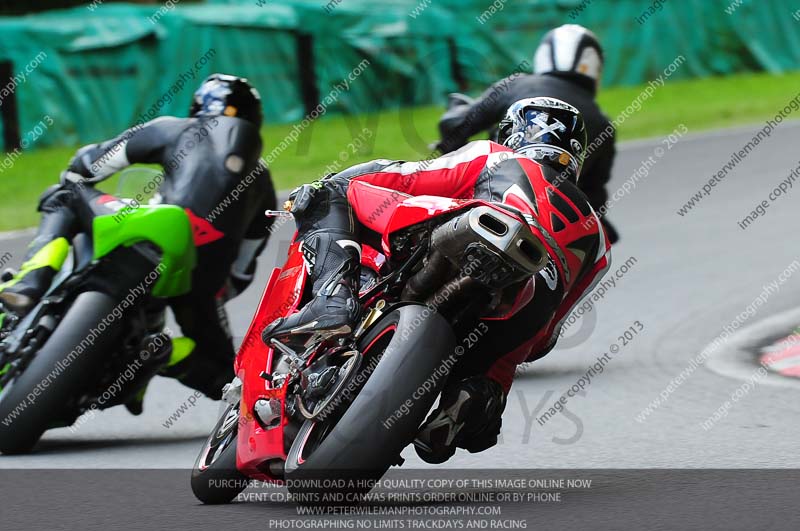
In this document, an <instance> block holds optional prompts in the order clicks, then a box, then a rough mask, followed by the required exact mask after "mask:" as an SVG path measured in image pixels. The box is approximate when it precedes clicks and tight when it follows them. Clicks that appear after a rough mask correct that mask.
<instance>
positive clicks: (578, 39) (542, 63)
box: [533, 24, 603, 90]
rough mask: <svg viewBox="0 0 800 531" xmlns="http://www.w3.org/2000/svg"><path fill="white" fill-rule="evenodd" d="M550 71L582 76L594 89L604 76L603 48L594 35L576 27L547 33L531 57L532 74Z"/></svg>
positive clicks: (564, 27)
mask: <svg viewBox="0 0 800 531" xmlns="http://www.w3.org/2000/svg"><path fill="white" fill-rule="evenodd" d="M551 72H561V73H564V74H571V75H575V76H581V77H583V78H586V79H588V80H589V81H590V82H591V85H592V87H593V88H594V90H597V86H598V84H599V82H600V77H601V76H602V74H603V48H602V47H601V46H600V41H598V40H597V37H596V36H595V34H594V33H592V32H591V31H589V30H588V29H586V28H584V27H583V26H579V25H577V24H565V25H563V26H559V27H557V28H556V29H554V30H550V31H549V32H547V34H546V35H545V36H544V37H543V38H542V42H541V43H540V44H539V48H537V49H536V55H534V57H533V73H534V74H547V73H551Z"/></svg>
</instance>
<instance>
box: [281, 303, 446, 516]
mask: <svg viewBox="0 0 800 531" xmlns="http://www.w3.org/2000/svg"><path fill="white" fill-rule="evenodd" d="M386 334H392V336H391V338H390V339H388V341H387V339H386ZM381 343H383V344H385V347H384V346H383V345H382V344H381ZM374 344H381V347H380V348H383V352H382V353H381V352H373V353H370V352H369V350H370V348H371V347H370V345H374ZM455 345H456V339H455V336H454V334H453V331H452V329H451V327H450V324H449V323H448V322H447V321H446V320H445V319H444V318H443V317H442V316H441V315H439V314H438V313H435V312H431V311H430V310H429V309H428V308H427V307H425V306H419V305H409V306H402V307H400V308H398V309H396V310H394V311H392V312H390V313H388V314H386V315H384V316H383V317H382V318H381V320H380V321H379V322H378V324H377V325H375V326H374V327H373V328H372V330H371V331H370V332H369V333H367V334H366V335H365V336H364V337H363V338H362V339H360V340H359V350H360V351H361V352H362V353H363V354H364V356H365V357H364V362H363V363H364V366H365V368H364V369H362V370H361V372H360V373H359V374H358V375H356V377H355V379H357V378H358V376H360V375H361V374H365V373H367V375H368V372H367V371H369V369H370V368H371V367H373V366H374V371H372V374H371V375H368V376H369V379H368V380H366V383H365V384H363V389H361V391H360V392H359V393H358V395H357V396H356V398H355V400H354V401H353V403H352V404H351V405H350V406H349V408H348V409H347V410H346V411H345V413H344V414H343V415H342V417H341V419H340V420H339V421H338V422H336V424H335V426H333V427H332V429H331V428H330V426H325V425H324V424H323V423H317V424H313V422H312V421H307V422H306V424H304V426H303V428H302V429H301V432H300V434H299V435H298V437H297V438H296V440H295V443H294V444H293V445H292V448H291V449H290V450H289V455H288V457H287V462H286V476H285V477H286V479H287V480H288V481H287V487H288V489H289V491H290V492H291V493H292V494H294V495H295V498H296V500H297V501H300V502H301V503H316V502H323V503H326V502H328V501H333V502H335V501H336V500H330V499H327V500H321V499H320V497H319V495H320V494H322V493H325V492H326V491H328V492H330V486H329V485H330V484H327V485H328V487H327V488H325V486H323V484H324V483H325V481H326V480H337V481H338V482H339V484H341V480H351V479H353V480H356V483H352V484H350V485H355V486H353V487H348V488H343V489H336V490H337V491H338V492H339V493H341V494H344V495H345V496H348V497H350V498H351V499H341V500H338V501H340V502H344V503H347V502H353V501H357V498H358V494H360V493H364V492H367V491H369V490H370V489H369V487H366V486H365V485H366V484H367V483H368V482H369V481H372V480H377V479H380V477H382V476H383V474H384V473H385V472H386V471H387V470H388V469H389V467H391V466H392V465H393V464H397V463H398V461H399V456H400V453H401V452H402V451H403V449H404V448H405V447H406V446H407V445H408V444H409V443H411V442H412V441H413V440H414V437H415V436H416V434H417V432H418V430H419V426H420V424H421V423H422V422H423V421H424V419H425V415H426V414H427V413H428V412H429V411H430V409H431V406H432V405H433V403H434V401H435V400H436V397H437V396H438V394H439V392H440V391H441V389H442V387H443V385H444V382H445V380H446V379H447V374H448V372H449V368H450V367H451V366H452V364H450V365H447V364H444V363H443V361H444V360H446V359H447V357H448V356H449V355H452V354H453V352H454V347H455ZM364 349H366V350H367V351H366V352H365V351H364ZM375 356H378V357H379V361H378V363H377V365H376V366H375V365H374V361H373V360H374V359H375ZM371 362H372V363H371ZM453 363H455V359H454V360H453ZM401 408H402V409H401ZM401 412H403V413H402V414H400V413H401ZM309 423H311V424H309ZM314 429H317V430H318V432H317V433H318V439H322V440H321V442H320V441H319V440H315V435H314ZM325 431H329V433H327V434H325ZM310 447H312V448H310ZM363 480H366V482H365V481H363ZM358 482H361V483H360V486H358V485H359V483H358ZM348 483H349V482H348Z"/></svg>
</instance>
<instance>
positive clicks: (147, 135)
mask: <svg viewBox="0 0 800 531" xmlns="http://www.w3.org/2000/svg"><path fill="white" fill-rule="evenodd" d="M261 147H262V143H261V137H260V135H259V131H258V128H257V127H256V126H255V125H253V124H251V123H250V122H247V121H245V120H242V119H239V118H233V117H227V116H209V117H197V118H174V117H162V118H157V119H155V120H153V121H151V122H148V123H146V124H143V125H142V126H139V127H134V128H131V129H129V130H127V131H125V132H124V133H122V134H121V135H119V136H118V137H116V138H114V139H111V140H108V141H106V142H103V143H100V144H95V145H90V146H86V147H83V148H81V149H80V150H78V152H77V153H76V155H75V157H74V158H73V159H72V161H71V162H70V166H69V169H68V171H67V172H65V174H64V178H63V181H64V182H63V183H62V184H61V185H60V186H54V187H52V188H50V189H49V190H48V191H47V192H46V193H45V194H44V195H43V196H42V200H41V202H40V204H39V210H40V211H41V212H42V213H43V217H42V224H41V226H40V228H39V233H38V234H37V237H36V239H35V240H34V242H33V243H32V244H31V249H30V250H29V254H33V253H35V252H36V250H38V248H41V246H42V245H44V244H46V243H47V242H49V241H52V240H53V239H55V238H58V237H62V236H63V237H67V238H68V239H69V238H70V237H71V236H73V235H74V234H75V232H76V231H77V230H78V229H79V228H80V224H81V223H82V220H81V219H79V218H80V217H79V216H78V215H77V211H78V210H79V208H78V207H77V205H75V204H74V201H75V199H76V197H78V194H74V193H72V191H71V190H70V187H71V186H75V184H74V183H72V182H69V181H81V180H83V179H87V180H89V181H90V182H98V181H101V180H103V179H105V178H106V177H108V176H110V175H111V174H113V173H114V172H116V171H119V170H121V169H123V168H125V167H126V166H128V165H130V164H134V163H155V164H160V165H161V166H162V167H163V169H164V175H163V182H162V183H161V185H160V187H159V190H158V194H159V196H160V200H161V201H160V202H162V203H166V204H172V205H177V206H180V207H183V208H184V209H185V210H187V213H188V214H189V217H190V219H191V222H192V226H193V229H194V239H195V245H196V246H197V266H196V268H195V270H194V274H193V278H192V291H191V292H190V293H188V294H186V295H183V296H180V297H176V298H173V299H170V300H169V305H170V307H171V308H172V310H173V312H174V314H175V318H176V320H177V322H178V324H179V325H180V327H181V331H182V333H183V334H184V335H185V336H186V337H189V338H191V339H193V340H194V341H195V343H196V346H195V349H194V351H193V352H192V354H191V355H190V356H189V357H188V358H186V360H185V362H181V363H180V364H179V366H176V367H175V368H174V369H175V370H174V371H173V372H172V373H170V374H171V375H174V376H177V377H178V378H179V379H180V380H181V381H182V382H183V383H185V384H186V385H189V386H191V387H193V388H195V389H198V390H200V391H202V392H204V393H205V394H206V395H208V396H210V397H212V398H218V397H219V395H220V389H221V383H224V382H225V381H230V379H231V378H232V377H233V371H232V360H233V355H234V351H233V345H232V342H231V337H230V331H229V330H228V327H227V319H226V318H225V313H224V309H223V307H222V304H223V301H222V297H221V296H219V295H221V293H222V292H223V291H225V290H226V289H227V293H226V297H227V298H230V296H231V295H233V294H236V293H239V292H241V291H242V290H244V288H246V287H247V285H248V284H249V283H250V281H251V280H252V278H253V274H254V272H255V265H256V257H257V256H258V255H259V254H260V253H261V251H262V250H263V248H264V246H265V245H266V241H267V237H268V234H269V230H268V229H269V224H270V223H271V220H269V219H267V218H265V217H264V210H266V209H274V208H276V197H275V190H274V187H273V184H272V180H271V178H270V174H269V170H268V169H267V167H266V166H265V165H264V164H263V162H262V161H261V160H260V154H261ZM84 182H85V181H84ZM237 186H238V187H239V190H240V193H238V194H237V193H235V192H234V190H235V189H237ZM232 192H234V194H232ZM99 193H100V192H98V194H99ZM234 196H235V198H234ZM83 222H85V221H83ZM228 281H230V282H228ZM231 292H233V293H231Z"/></svg>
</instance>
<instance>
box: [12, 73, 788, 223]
mask: <svg viewBox="0 0 800 531" xmlns="http://www.w3.org/2000/svg"><path fill="white" fill-rule="evenodd" d="M798 86H800V73H792V74H787V75H781V76H772V75H767V74H749V75H739V76H732V77H727V78H708V79H701V80H692V81H682V82H675V83H667V84H666V85H665V86H664V87H662V88H660V89H658V90H656V92H655V94H654V95H653V96H652V97H651V98H650V99H648V100H646V101H643V103H642V108H641V110H640V111H638V112H635V113H634V114H632V115H630V116H629V117H627V119H625V121H624V122H623V123H622V124H621V126H620V128H619V131H618V137H619V139H620V140H631V139H635V138H646V137H652V136H659V135H663V134H667V133H670V132H672V131H673V130H674V129H675V127H676V126H677V125H679V124H684V125H685V126H686V127H687V128H688V129H689V130H690V131H700V130H704V129H713V128H720V127H728V126H732V125H740V124H747V123H756V122H761V121H764V120H766V119H767V118H771V117H772V116H774V115H775V113H777V112H778V110H780V109H781V108H783V107H784V106H785V105H786V103H787V102H788V101H789V100H790V99H792V98H793V97H794V96H795V95H796V94H797V91H798ZM642 88H643V87H618V88H610V89H607V90H602V91H601V93H600V98H599V99H600V104H601V106H602V107H603V109H604V110H605V112H606V113H607V114H608V115H609V116H610V117H611V118H612V119H613V118H614V117H617V116H619V114H620V113H621V112H623V111H624V110H625V108H626V107H628V106H629V105H630V104H631V102H632V101H633V100H635V99H636V98H637V96H639V94H640V93H641V91H642ZM441 113H442V109H441V108H440V107H438V106H428V107H419V108H414V109H400V110H397V109H395V110H390V111H385V112H382V113H377V114H370V115H361V116H350V117H344V116H334V117H330V118H322V119H320V120H319V121H317V122H316V123H314V124H313V125H311V126H310V127H308V128H307V129H306V130H305V131H303V133H302V134H301V135H300V137H299V139H298V140H297V141H296V142H295V143H293V144H291V145H290V146H289V147H288V148H287V149H286V150H285V151H283V152H282V153H281V154H280V155H279V156H277V157H276V158H275V160H274V161H273V162H272V164H271V167H272V173H273V177H274V178H275V181H276V185H277V187H278V188H279V189H287V188H291V187H293V186H295V185H297V184H300V183H303V182H309V181H312V180H314V179H316V178H318V177H320V176H321V175H322V173H323V171H324V170H325V168H326V166H329V165H331V164H332V163H338V164H339V167H338V169H343V168H345V167H347V166H349V165H351V164H354V163H357V162H362V161H366V160H370V159H374V158H391V159H404V160H419V159H422V158H425V157H426V156H427V155H428V154H429V150H428V149H427V147H426V146H427V144H428V143H429V142H433V141H435V140H436V139H437V132H436V131H437V130H436V123H437V121H438V118H439V116H440V115H441ZM365 127H366V128H368V129H369V130H370V131H372V132H373V134H372V136H371V137H370V138H362V139H363V140H364V142H363V144H364V145H362V146H361V147H360V148H359V149H355V146H352V145H350V143H352V141H353V139H354V138H357V137H358V136H359V133H361V131H362V128H365ZM291 130H292V125H291V124H289V125H269V126H266V127H264V129H263V131H262V134H263V138H264V144H265V150H264V155H265V156H267V155H268V154H269V152H270V151H271V150H272V149H273V148H274V147H275V146H276V145H277V144H279V143H280V142H281V140H283V139H284V138H285V137H286V136H287V135H288V134H289V132H290V131H291ZM74 151H75V147H69V148H50V149H40V150H33V151H30V152H25V153H23V154H22V155H21V156H20V157H19V158H18V159H17V160H16V161H15V163H14V165H13V167H11V168H10V169H6V170H5V171H3V172H2V173H0V179H2V181H3V185H4V186H3V194H2V196H0V230H10V229H17V228H23V227H29V226H32V225H35V224H36V223H37V222H38V214H37V212H36V211H35V208H36V204H37V198H38V197H39V194H41V192H42V191H43V190H44V189H45V188H46V187H47V186H49V185H50V184H53V183H55V182H57V180H58V175H59V173H60V172H61V170H62V169H63V168H64V167H65V165H66V164H67V162H68V161H69V159H70V157H71V156H72V154H73V153H74ZM334 169H336V168H334ZM102 188H104V189H105V190H109V191H113V189H114V183H113V182H110V183H105V184H104V185H103V186H102Z"/></svg>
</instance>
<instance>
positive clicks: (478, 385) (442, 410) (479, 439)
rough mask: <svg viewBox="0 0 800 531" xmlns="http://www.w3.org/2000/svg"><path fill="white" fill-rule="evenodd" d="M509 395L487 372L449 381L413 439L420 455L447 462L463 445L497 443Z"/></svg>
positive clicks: (477, 448)
mask: <svg viewBox="0 0 800 531" xmlns="http://www.w3.org/2000/svg"><path fill="white" fill-rule="evenodd" d="M505 407H506V396H505V393H504V392H503V388H502V387H501V386H500V384H498V383H497V382H495V381H494V380H490V379H489V378H487V377H485V376H473V377H471V378H467V379H464V380H461V381H459V382H456V383H455V384H454V385H448V386H447V387H446V388H445V390H444V392H443V393H442V398H441V400H440V401H439V407H438V408H436V410H435V411H434V412H433V413H431V415H430V416H429V417H428V420H426V421H425V424H423V425H422V429H421V430H420V431H419V433H418V434H417V438H416V439H415V440H414V448H415V449H416V451H417V455H418V456H420V458H421V459H422V460H423V461H425V462H427V463H431V464H440V463H444V462H445V461H447V460H448V459H450V458H451V457H452V456H453V454H455V453H456V448H457V447H458V448H463V449H465V450H467V451H469V452H470V453H477V452H482V451H483V450H486V449H488V448H491V447H492V446H494V445H495V444H497V436H498V435H499V434H500V426H501V425H502V416H503V410H504V409H505Z"/></svg>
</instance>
